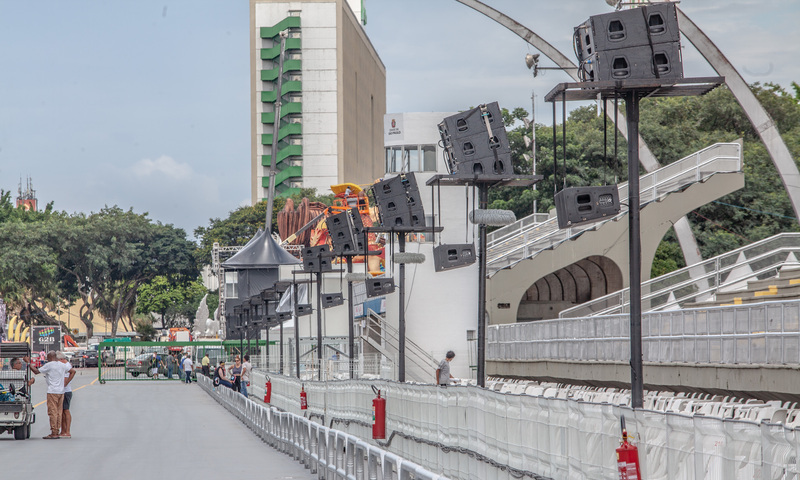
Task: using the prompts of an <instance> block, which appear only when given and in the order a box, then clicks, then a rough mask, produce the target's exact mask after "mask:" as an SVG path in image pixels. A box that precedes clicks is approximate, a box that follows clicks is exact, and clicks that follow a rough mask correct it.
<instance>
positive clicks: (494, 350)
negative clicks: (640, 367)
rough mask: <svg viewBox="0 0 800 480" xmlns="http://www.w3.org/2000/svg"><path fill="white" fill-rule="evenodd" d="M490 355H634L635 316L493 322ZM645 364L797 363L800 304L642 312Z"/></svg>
mask: <svg viewBox="0 0 800 480" xmlns="http://www.w3.org/2000/svg"><path fill="white" fill-rule="evenodd" d="M486 332H487V341H486V358H487V360H490V361H491V360H496V361H504V360H545V359H552V360H605V361H619V362H627V361H629V360H630V318H629V316H628V315H627V314H624V315H605V316H595V317H585V318H561V319H554V320H540V321H536V322H528V323H514V324H507V325H491V326H489V328H487V329H486ZM642 352H643V359H644V361H646V362H670V363H671V362H687V363H700V364H708V363H721V364H757V365H787V364H789V365H798V364H800V301H798V300H794V301H785V302H765V303H759V304H752V305H737V306H735V307H713V308H702V309H687V310H675V311H669V312H653V313H646V314H643V315H642Z"/></svg>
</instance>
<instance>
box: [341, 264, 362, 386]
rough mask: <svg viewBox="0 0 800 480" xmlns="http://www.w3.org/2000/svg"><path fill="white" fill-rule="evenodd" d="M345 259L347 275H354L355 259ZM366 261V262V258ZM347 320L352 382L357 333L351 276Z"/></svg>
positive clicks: (348, 282)
mask: <svg viewBox="0 0 800 480" xmlns="http://www.w3.org/2000/svg"><path fill="white" fill-rule="evenodd" d="M345 259H346V260H347V273H348V274H350V273H353V257H352V256H351V255H348V256H346V257H345ZM364 261H366V257H365V260H364ZM347 319H348V320H347V321H348V326H347V335H348V340H349V342H350V343H349V344H348V349H349V354H350V361H349V362H348V363H349V371H350V379H351V380H352V379H353V378H354V377H355V372H354V370H355V364H354V361H355V359H354V358H353V352H354V351H355V346H356V341H355V335H356V332H355V328H354V326H353V321H354V320H355V319H354V318H353V280H352V279H351V278H350V276H348V280H347Z"/></svg>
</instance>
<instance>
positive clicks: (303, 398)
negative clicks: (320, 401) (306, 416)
mask: <svg viewBox="0 0 800 480" xmlns="http://www.w3.org/2000/svg"><path fill="white" fill-rule="evenodd" d="M300 410H308V395H306V386H305V385H300Z"/></svg>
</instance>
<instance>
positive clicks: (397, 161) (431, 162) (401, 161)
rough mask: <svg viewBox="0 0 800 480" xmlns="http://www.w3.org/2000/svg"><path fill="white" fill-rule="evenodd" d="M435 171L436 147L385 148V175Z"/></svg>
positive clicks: (406, 146) (405, 146)
mask: <svg viewBox="0 0 800 480" xmlns="http://www.w3.org/2000/svg"><path fill="white" fill-rule="evenodd" d="M435 171H436V145H404V146H402V147H400V146H398V147H386V173H398V172H435Z"/></svg>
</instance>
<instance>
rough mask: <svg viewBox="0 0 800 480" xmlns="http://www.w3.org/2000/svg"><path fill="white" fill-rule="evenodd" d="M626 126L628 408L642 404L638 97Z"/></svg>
mask: <svg viewBox="0 0 800 480" xmlns="http://www.w3.org/2000/svg"><path fill="white" fill-rule="evenodd" d="M625 110H626V112H625V113H626V118H627V123H628V242H629V244H630V246H629V255H630V259H629V260H630V273H629V276H630V302H631V406H632V407H633V408H642V406H643V404H644V376H643V371H642V245H641V233H640V231H639V229H640V225H639V95H638V94H637V92H636V91H635V90H634V91H631V92H630V93H628V94H627V96H626V98H625Z"/></svg>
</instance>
